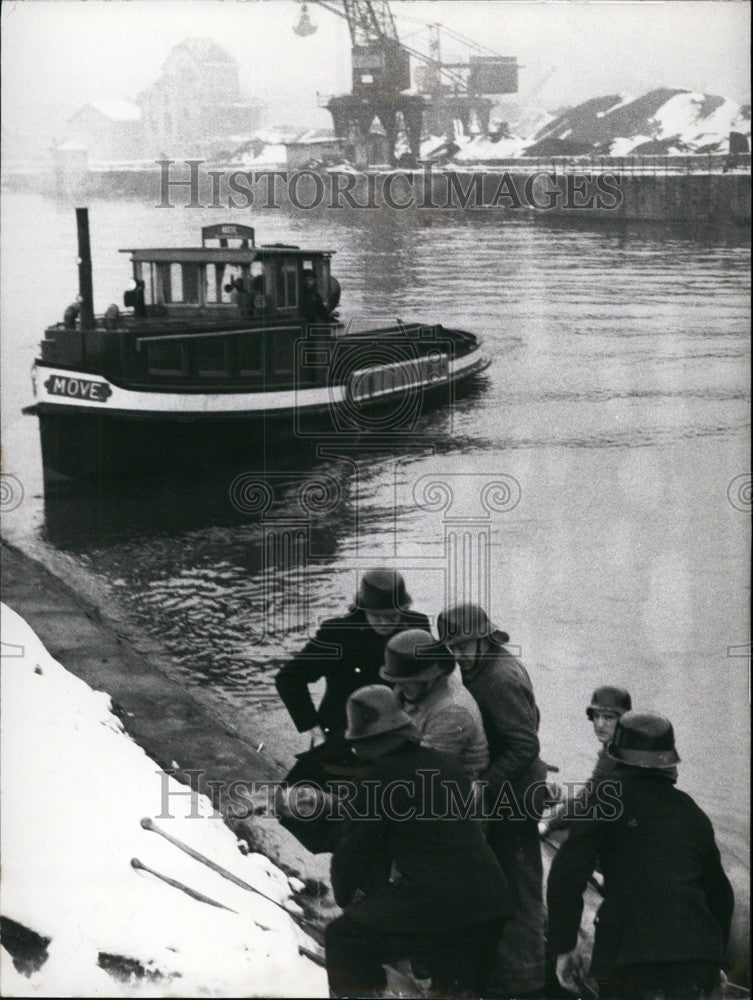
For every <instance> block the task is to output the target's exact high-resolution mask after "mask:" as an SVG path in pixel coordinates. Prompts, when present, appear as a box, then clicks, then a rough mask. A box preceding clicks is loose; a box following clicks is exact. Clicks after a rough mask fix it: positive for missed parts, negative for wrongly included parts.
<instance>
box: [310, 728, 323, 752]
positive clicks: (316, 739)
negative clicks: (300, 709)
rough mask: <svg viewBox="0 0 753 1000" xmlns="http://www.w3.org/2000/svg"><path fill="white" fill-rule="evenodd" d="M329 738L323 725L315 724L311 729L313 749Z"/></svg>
mask: <svg viewBox="0 0 753 1000" xmlns="http://www.w3.org/2000/svg"><path fill="white" fill-rule="evenodd" d="M326 739H327V734H326V733H325V732H324V730H323V729H322V727H321V726H314V728H313V729H312V730H311V749H312V750H313V748H314V747H318V746H320V745H321V744H322V743H324V742H325V741H326Z"/></svg>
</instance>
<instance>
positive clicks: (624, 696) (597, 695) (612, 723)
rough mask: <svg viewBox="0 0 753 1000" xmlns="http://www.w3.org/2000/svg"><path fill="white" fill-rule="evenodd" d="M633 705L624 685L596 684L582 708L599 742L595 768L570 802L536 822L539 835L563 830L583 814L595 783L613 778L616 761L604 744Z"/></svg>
mask: <svg viewBox="0 0 753 1000" xmlns="http://www.w3.org/2000/svg"><path fill="white" fill-rule="evenodd" d="M632 707H633V703H632V700H631V698H630V694H629V692H627V691H626V690H625V689H624V688H618V687H600V688H597V689H596V690H595V691H594V693H593V695H592V696H591V704H590V705H589V706H588V707H587V708H586V716H587V717H588V718H589V720H590V721H591V724H592V725H593V728H594V734H595V736H596V739H597V740H598V741H599V743H600V744H601V749H600V750H599V756H598V757H597V758H596V767H595V768H594V771H593V774H592V775H591V777H590V779H589V781H588V784H587V785H586V787H585V789H583V791H581V792H579V793H578V795H576V796H575V797H574V799H571V800H570V801H566V802H561V803H560V804H559V805H558V806H557V808H556V809H555V810H554V812H553V813H552V814H551V816H547V818H546V819H545V820H542V821H541V823H540V824H539V831H540V833H541V835H542V836H545V835H547V834H550V833H554V832H555V831H556V830H562V829H564V828H565V827H566V826H567V825H568V823H569V822H570V820H571V819H572V818H573V817H574V816H576V815H579V816H584V815H585V814H586V809H587V808H588V800H589V798H590V797H591V794H592V791H593V789H594V788H595V787H596V785H597V784H598V783H599V782H602V781H607V780H611V779H613V778H614V777H615V771H616V770H617V768H618V766H619V765H618V764H617V763H616V762H615V761H613V760H612V758H611V757H610V756H609V754H608V753H607V746H608V745H609V743H610V742H611V740H612V739H613V737H614V731H615V729H616V727H617V722H618V721H619V719H620V717H621V716H622V715H624V714H625V712H629V711H630V709H631V708H632Z"/></svg>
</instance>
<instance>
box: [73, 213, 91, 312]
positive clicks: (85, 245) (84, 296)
mask: <svg viewBox="0 0 753 1000" xmlns="http://www.w3.org/2000/svg"><path fill="white" fill-rule="evenodd" d="M76 228H77V229H78V293H79V296H80V297H81V303H80V308H81V329H82V330H91V329H93V328H94V326H95V322H94V292H93V290H92V250H91V244H90V242H89V209H88V208H77V209H76Z"/></svg>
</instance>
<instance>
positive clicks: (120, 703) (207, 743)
mask: <svg viewBox="0 0 753 1000" xmlns="http://www.w3.org/2000/svg"><path fill="white" fill-rule="evenodd" d="M0 547H1V551H2V599H3V602H4V603H5V604H7V605H8V606H9V607H10V608H12V609H13V610H14V611H15V612H17V613H18V614H19V615H20V616H21V617H22V618H23V619H24V620H25V621H26V622H27V623H28V625H29V626H30V628H31V629H32V630H33V631H34V632H35V633H36V635H37V636H38V637H39V639H40V641H41V642H42V643H43V645H44V646H45V648H46V649H47V651H48V652H49V653H50V655H51V656H52V657H53V658H54V659H56V660H58V661H59V662H60V663H61V664H62V665H63V666H64V667H65V669H66V670H68V671H69V672H70V673H72V674H73V675H74V676H75V677H78V678H79V679H81V680H83V681H84V682H85V683H87V684H88V685H89V686H90V687H92V688H93V689H94V690H96V691H103V692H105V693H106V694H107V695H109V697H110V699H111V702H112V711H113V713H114V714H115V715H117V716H118V718H119V719H120V720H121V722H122V724H123V728H124V729H125V731H126V733H127V734H128V736H130V738H131V739H132V740H133V741H134V742H135V743H136V744H137V745H138V746H139V747H141V748H142V749H143V750H144V751H145V752H146V753H147V754H148V755H149V756H150V757H151V758H152V759H153V760H155V761H156V762H157V763H158V764H159V766H160V767H161V768H163V769H164V770H169V771H170V772H171V773H172V775H173V777H174V778H175V779H176V780H177V781H178V782H180V783H181V784H185V785H189V786H190V787H191V788H192V789H193V790H194V791H196V792H198V793H199V794H204V795H206V796H207V797H208V798H210V799H212V801H216V798H217V796H216V794H213V789H216V788H217V787H218V785H219V786H221V787H223V788H226V787H228V786H229V785H230V784H231V783H232V782H234V781H241V782H249V783H250V782H255V781H258V782H262V781H274V780H279V779H280V778H281V777H282V776H283V775H284V774H285V772H286V767H285V765H284V764H283V763H282V762H281V761H279V760H277V759H276V758H275V757H274V756H273V755H272V754H270V753H269V752H268V751H267V750H266V749H261V750H259V749H257V746H258V743H255V742H254V740H253V737H252V736H248V735H244V734H242V733H240V732H239V731H238V729H237V728H236V727H235V726H233V725H232V724H231V723H230V722H229V721H228V720H227V719H225V718H223V716H222V714H221V712H219V711H218V710H217V709H216V708H215V707H214V706H212V707H207V706H206V705H204V704H202V703H201V702H200V701H199V700H198V699H197V698H196V696H195V695H194V694H192V693H191V692H190V691H186V690H185V689H184V688H182V687H181V686H180V685H179V684H178V683H177V682H176V681H174V680H172V679H171V678H170V676H169V674H168V673H167V671H166V669H165V668H166V665H167V661H168V659H169V655H168V654H167V652H166V651H165V650H164V649H163V647H162V646H161V644H160V643H159V642H158V641H157V640H155V639H154V638H152V637H150V636H146V635H143V636H142V635H138V634H134V633H133V632H131V631H130V630H129V629H128V628H127V627H125V626H124V623H123V622H122V621H120V620H116V619H113V618H110V617H109V616H108V615H106V614H104V613H103V612H102V611H101V609H100V608H99V607H98V606H97V605H96V604H95V603H93V602H92V601H91V600H90V599H88V598H87V597H86V596H83V595H81V594H80V593H78V592H77V591H75V590H74V589H73V588H71V587H70V586H69V585H68V584H67V583H66V582H65V581H64V580H62V579H61V578H60V577H58V576H56V575H55V574H54V573H53V572H51V571H50V570H49V569H48V568H47V567H46V566H45V565H44V564H43V563H41V562H40V561H38V560H37V559H34V558H33V557H31V556H29V555H27V554H26V553H24V552H23V551H22V550H21V549H19V548H18V547H17V546H15V545H13V544H11V543H9V542H8V541H6V540H5V539H2V541H1V542H0ZM176 763H177V764H178V768H177V770H176V769H175V764H176ZM189 772H194V774H193V775H191V774H190V773H189ZM196 772H198V774H196ZM159 794H160V785H159V784H158V783H157V782H156V781H155V805H156V804H157V796H158V795H159ZM224 822H225V824H226V825H227V826H228V827H229V828H230V829H231V831H232V832H233V833H234V834H235V835H236V836H237V837H238V838H239V839H242V840H245V841H246V843H247V844H248V845H249V847H250V848H251V849H252V850H254V851H258V852H259V853H261V854H264V855H265V856H266V857H268V858H269V860H270V861H272V862H273V863H274V864H275V865H277V866H278V867H279V868H281V869H282V870H283V871H284V872H285V873H286V874H287V875H290V876H295V877H297V878H299V879H301V880H302V881H303V882H304V883H305V884H306V890H305V891H303V892H302V894H301V896H300V897H299V898H298V902H299V903H300V905H301V906H302V907H304V910H305V912H306V916H307V918H308V919H309V920H310V921H312V922H313V923H314V925H315V926H317V927H319V928H320V929H323V926H324V925H325V923H326V922H327V920H329V919H331V917H332V915H333V912H332V911H333V908H334V903H333V902H332V899H331V895H330V894H329V889H328V885H327V883H326V882H324V881H323V879H322V875H323V872H321V871H317V869H318V868H320V867H321V866H320V865H317V864H316V861H317V860H318V859H316V858H315V856H313V855H310V854H308V852H307V851H306V850H305V849H304V848H303V847H302V846H300V845H299V844H298V843H297V841H295V840H294V838H292V837H291V836H290V835H289V834H288V833H287V832H286V831H285V830H284V829H283V828H282V827H281V826H280V825H279V824H278V823H277V821H276V820H274V819H273V818H271V817H262V818H261V819H260V820H259V821H258V822H254V818H253V817H251V818H250V819H249V820H248V821H243V820H238V819H235V820H234V819H233V818H232V817H228V816H227V815H224ZM312 862H313V864H312ZM312 869H313V870H312Z"/></svg>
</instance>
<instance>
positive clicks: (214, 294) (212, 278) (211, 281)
mask: <svg viewBox="0 0 753 1000" xmlns="http://www.w3.org/2000/svg"><path fill="white" fill-rule="evenodd" d="M221 272H222V268H221V267H217V265H216V264H207V266H206V270H205V272H204V301H205V302H206V303H207V305H217V303H218V302H220V301H221V289H220V282H221V280H222V273H221Z"/></svg>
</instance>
